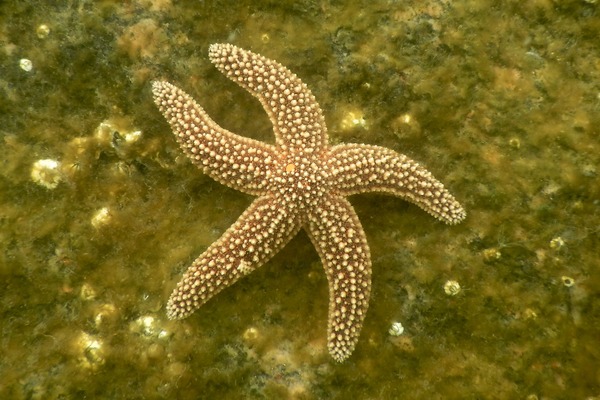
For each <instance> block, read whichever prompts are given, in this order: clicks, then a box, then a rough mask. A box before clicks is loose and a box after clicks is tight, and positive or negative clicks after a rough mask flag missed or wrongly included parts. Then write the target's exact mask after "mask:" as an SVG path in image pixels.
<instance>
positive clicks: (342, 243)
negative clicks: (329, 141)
mask: <svg viewBox="0 0 600 400" xmlns="http://www.w3.org/2000/svg"><path fill="white" fill-rule="evenodd" d="M307 225H308V226H307V231H308V235H309V237H310V239H311V241H312V243H313V244H314V246H315V248H316V249H317V252H318V253H319V256H320V257H321V261H322V263H323V267H324V268H325V273H326V275H327V282H328V284H329V323H328V327H327V338H328V339H327V347H328V348H329V353H330V354H331V356H332V357H333V358H334V359H335V360H336V361H339V362H342V361H344V360H345V359H346V358H348V357H349V356H350V355H351V354H352V352H353V351H354V347H355V345H356V342H357V341H358V337H359V335H360V330H361V328H362V324H363V320H364V318H365V315H366V314H367V308H368V307H369V295H370V292H371V256H370V252H369V245H368V244H367V239H366V236H365V233H364V231H363V229H362V226H361V224H360V221H359V220H358V217H357V216H356V213H355V212H354V209H353V208H352V205H351V204H350V202H348V200H346V199H344V198H342V197H335V196H328V197H326V198H325V199H324V201H323V202H322V203H321V204H320V206H318V207H316V208H315V210H314V211H313V212H312V213H310V214H309V218H308V224H307Z"/></svg>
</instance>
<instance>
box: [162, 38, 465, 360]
mask: <svg viewBox="0 0 600 400" xmlns="http://www.w3.org/2000/svg"><path fill="white" fill-rule="evenodd" d="M209 57H210V60H211V61H212V62H213V64H214V65H215V66H216V67H217V68H218V69H219V71H221V72H222V73H223V74H225V75H226V76H227V77H228V78H230V79H231V80H233V81H234V82H236V83H237V84H239V85H240V86H241V87H242V88H244V89H246V90H247V91H248V92H250V94H252V95H253V96H254V97H256V98H257V99H258V100H259V101H260V103H261V104H262V106H263V107H264V109H265V111H266V112H267V114H268V116H269V118H270V120H271V123H272V124H273V131H274V133H275V145H270V144H267V143H264V142H260V141H257V140H253V139H250V138H247V137H243V136H238V135H236V134H234V133H232V132H229V131H228V130H226V129H223V128H222V127H220V126H219V125H218V124H217V123H216V122H214V121H213V120H212V119H211V118H210V117H209V116H208V115H207V114H206V112H205V111H204V109H203V108H202V107H200V106H199V105H198V104H197V103H196V102H195V101H194V100H193V99H192V97H191V96H190V95H188V94H187V93H185V92H184V91H182V90H181V89H179V88H177V87H176V86H174V85H172V84H170V83H168V82H164V81H156V82H153V84H152V91H153V94H154V101H155V103H156V105H157V106H158V108H159V109H160V111H161V112H162V113H163V115H164V116H165V118H166V119H167V121H168V122H169V124H170V126H171V128H172V130H173V132H174V133H175V137H176V139H177V141H178V143H179V145H180V146H181V148H182V150H183V152H184V153H185V154H186V155H187V156H188V157H189V158H190V159H191V161H192V162H193V163H194V164H196V165H197V166H198V167H199V168H200V169H202V170H203V171H204V173H206V174H208V175H209V176H211V177H212V178H213V179H215V180H217V181H218V182H221V183H222V184H224V185H227V186H229V187H232V188H234V189H237V190H240V191H242V192H245V193H249V194H251V195H254V196H257V198H256V199H255V200H254V201H253V202H252V203H251V205H250V206H249V207H248V208H247V209H246V210H245V211H244V212H243V213H242V215H241V216H240V217H239V218H238V220H237V221H236V222H235V223H234V224H233V225H232V226H231V227H230V228H229V229H227V230H226V231H225V233H224V234H223V235H222V236H221V237H220V238H219V239H218V240H217V241H216V242H214V243H213V244H211V245H210V246H209V247H208V248H207V249H206V251H205V252H204V253H202V254H201V255H200V256H199V257H198V258H197V259H196V260H195V261H194V262H193V263H192V265H191V266H190V267H189V268H188V269H187V270H186V272H185V273H184V275H183V278H182V279H181V281H180V282H179V283H178V284H177V287H176V289H175V290H174V291H173V293H172V295H171V297H170V298H169V301H168V304H167V316H168V317H169V318H170V319H180V318H185V317H187V316H189V315H190V314H191V313H193V312H194V311H195V310H196V309H198V308H199V307H200V306H201V305H203V304H204V303H206V302H207V301H208V300H209V299H211V298H212V297H213V296H215V295H216V294H217V293H219V292H220V291H221V290H223V289H224V288H226V287H228V286H230V285H232V284H233V283H234V282H236V281H237V280H238V279H240V278H241V277H243V276H245V275H248V274H249V273H251V272H252V271H254V270H255V269H257V268H258V267H260V266H262V265H263V264H265V263H266V262H267V261H268V260H269V259H270V258H271V257H273V255H275V254H276V253H277V252H278V251H279V250H280V249H281V248H283V246H285V245H286V243H288V242H289V241H290V240H291V239H292V237H294V236H295V235H296V234H297V233H298V231H299V230H300V229H302V228H303V229H304V230H305V231H306V233H307V234H308V236H309V238H310V240H311V242H312V243H313V245H314V247H315V248H316V250H317V252H318V254H319V256H320V259H321V261H322V263H323V267H324V269H325V274H326V276H327V282H328V285H329V314H328V328H327V347H328V349H329V353H330V354H331V356H332V357H333V358H334V359H335V360H336V361H338V362H342V361H344V360H345V359H347V358H348V357H349V356H350V355H351V354H352V352H353V351H354V348H355V346H356V343H357V341H358V337H359V335H360V331H361V328H362V324H363V320H364V318H365V315H366V312H367V308H368V305H369V296H370V292H371V256H370V251H369V245H368V244H367V239H366V236H365V232H364V231H363V228H362V226H361V224H360V221H359V219H358V217H357V215H356V213H355V211H354V208H353V207H352V205H351V204H350V202H349V201H348V200H347V199H346V198H345V197H347V196H350V195H353V194H356V193H364V192H373V191H375V192H385V193H389V194H392V195H395V196H399V197H402V198H404V199H406V200H408V201H410V202H412V203H414V204H416V205H417V206H419V207H420V208H422V209H423V210H425V211H426V212H428V213H429V214H431V215H433V216H434V217H436V218H437V219H439V220H441V221H444V222H446V223H448V224H456V223H458V222H460V221H462V220H463V219H464V218H465V216H466V213H465V211H464V209H463V208H462V207H461V205H460V204H459V203H458V202H457V201H456V200H455V199H454V197H453V196H452V195H451V194H450V193H449V192H448V191H447V190H446V189H445V188H444V186H443V185H442V183H440V182H439V181H438V180H436V179H435V178H434V177H433V176H432V174H431V173H430V172H428V171H427V170H426V169H424V168H423V167H421V166H420V165H419V164H418V163H416V162H415V161H413V160H411V159H410V158H408V157H406V156H404V155H402V154H399V153H396V152H394V151H392V150H390V149H387V148H383V147H378V146H371V145H363V144H340V145H335V146H331V145H329V144H328V137H327V128H326V126H325V120H324V118H323V113H322V111H321V108H320V106H319V104H318V103H317V101H316V99H315V97H314V96H313V94H312V93H311V91H310V90H309V89H308V87H307V86H306V84H304V83H303V82H302V81H301V80H300V78H298V77H297V76H296V75H295V74H293V73H292V72H291V71H289V70H288V69H287V68H285V67H284V66H282V65H281V64H279V63H277V62H276V61H274V60H270V59H268V58H266V57H263V56H261V55H259V54H256V53H253V52H251V51H248V50H244V49H241V48H239V47H236V46H234V45H231V44H213V45H211V46H210V48H209Z"/></svg>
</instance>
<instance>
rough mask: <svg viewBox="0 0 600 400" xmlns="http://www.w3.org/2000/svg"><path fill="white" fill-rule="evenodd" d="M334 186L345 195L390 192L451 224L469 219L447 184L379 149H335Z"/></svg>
mask: <svg viewBox="0 0 600 400" xmlns="http://www.w3.org/2000/svg"><path fill="white" fill-rule="evenodd" d="M329 165H330V167H331V170H332V171H333V173H332V175H333V176H332V182H333V187H334V188H335V189H336V190H337V192H338V193H339V194H340V195H341V196H348V195H352V194H356V193H364V192H386V193H390V194H393V195H395V196H399V197H402V198H404V199H406V200H408V201H410V202H412V203H414V204H416V205H417V206H419V207H421V208H422V209H423V210H425V211H426V212H428V213H429V214H431V215H433V216H434V217H436V218H437V219H439V220H441V221H444V222H446V223H447V224H457V223H459V222H460V221H462V220H463V219H465V217H466V215H467V214H466V212H465V210H464V208H463V207H462V206H461V205H460V203H459V202H458V201H456V199H455V198H454V196H452V195H451V194H450V192H448V190H446V188H445V187H444V185H443V184H442V183H441V182H440V181H438V180H437V179H435V178H434V177H433V175H432V174H431V173H430V172H429V171H427V170H426V169H425V168H423V167H422V166H420V165H419V164H418V163H417V162H415V161H413V160H411V159H410V158H408V157H406V156H404V155H402V154H398V153H396V152H395V151H393V150H390V149H386V148H383V147H378V146H370V145H359V144H348V145H339V146H335V147H333V148H332V149H331V155H330V159H329Z"/></svg>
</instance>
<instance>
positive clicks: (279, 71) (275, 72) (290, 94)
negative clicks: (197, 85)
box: [209, 43, 327, 154]
mask: <svg viewBox="0 0 600 400" xmlns="http://www.w3.org/2000/svg"><path fill="white" fill-rule="evenodd" d="M209 57H210V59H211V61H212V62H213V64H215V66H216V67H217V68H218V69H219V71H221V72H222V73H223V74H225V75H226V76H227V77H228V78H229V79H231V80H232V81H234V82H236V83H237V84H239V85H240V86H241V87H243V88H244V89H246V90H247V91H248V92H250V93H251V94H252V95H253V96H254V97H256V98H257V99H258V100H259V101H260V103H261V104H262V106H263V107H264V109H265V111H266V112H267V114H268V115H269V118H270V120H271V122H272V123H273V131H274V132H275V139H276V142H277V145H278V146H280V147H281V149H282V150H283V151H288V150H294V149H295V150H297V151H302V152H304V153H307V154H310V153H312V152H316V151H319V150H321V149H322V148H324V147H325V145H326V144H327V128H326V126H325V120H324V118H323V113H322V111H321V107H320V106H319V104H318V103H317V101H316V100H315V97H314V96H313V94H312V93H311V91H310V89H308V87H307V86H306V84H304V83H303V82H302V81H301V80H300V78H298V77H297V76H296V75H295V74H293V73H292V72H291V71H290V70H288V69H287V68H286V67H284V66H283V65H281V64H279V63H278V62H276V61H274V60H270V59H268V58H266V57H263V56H261V55H260V54H256V53H253V52H251V51H248V50H244V49H241V48H239V47H236V46H233V45H231V44H220V43H218V44H213V45H211V46H210V48H209Z"/></svg>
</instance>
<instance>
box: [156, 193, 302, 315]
mask: <svg viewBox="0 0 600 400" xmlns="http://www.w3.org/2000/svg"><path fill="white" fill-rule="evenodd" d="M299 230H300V224H299V223H298V222H297V221H296V220H295V219H294V218H293V217H292V210H291V208H290V207H286V206H285V205H281V204H278V202H277V201H276V199H275V198H274V197H272V196H269V195H267V196H262V197H259V198H257V199H256V200H254V202H253V203H252V204H251V205H250V207H248V209H246V211H245V212H244V213H243V214H242V215H241V216H240V217H239V218H238V220H237V221H236V222H235V223H234V224H233V225H232V226H231V227H230V228H229V229H227V231H225V233H224V234H223V235H222V236H221V237H220V238H219V239H218V240H217V241H216V242H214V243H213V244H212V245H210V246H209V247H208V249H206V251H205V252H204V253H202V254H201V255H200V256H199V257H198V258H197V259H196V260H195V261H194V262H193V263H192V265H191V266H190V267H189V268H188V269H187V271H186V272H185V274H184V275H183V278H182V279H181V281H180V282H179V283H178V284H177V287H176V288H175V290H174V291H173V293H172V294H171V297H170V298H169V302H168V303H167V316H168V317H169V318H170V319H181V318H185V317H187V316H189V315H190V314H191V313H193V312H194V311H195V310H196V309H198V308H199V307H200V306H201V305H203V304H204V303H206V302H207V301H208V300H209V299H211V298H212V297H213V296H214V295H216V294H217V293H219V292H220V291H221V290H223V289H225V288H226V287H228V286H230V285H232V284H233V283H234V282H236V281H237V280H238V279H239V278H241V277H243V276H245V275H248V274H249V273H251V272H252V271H254V270H255V269H256V268H258V267H260V266H262V265H263V264H264V263H266V262H267V261H268V260H269V259H270V258H271V257H273V255H275V254H276V253H277V252H278V251H279V250H280V249H281V248H282V247H283V246H285V244H286V243H287V242H289V241H290V239H291V238H292V237H294V235H295V234H296V233H297V232H298V231H299Z"/></svg>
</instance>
